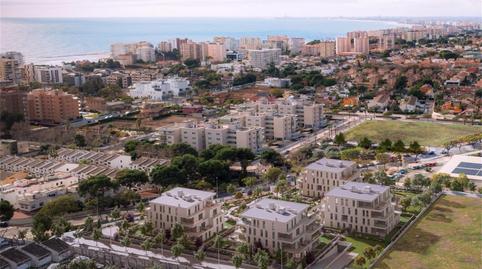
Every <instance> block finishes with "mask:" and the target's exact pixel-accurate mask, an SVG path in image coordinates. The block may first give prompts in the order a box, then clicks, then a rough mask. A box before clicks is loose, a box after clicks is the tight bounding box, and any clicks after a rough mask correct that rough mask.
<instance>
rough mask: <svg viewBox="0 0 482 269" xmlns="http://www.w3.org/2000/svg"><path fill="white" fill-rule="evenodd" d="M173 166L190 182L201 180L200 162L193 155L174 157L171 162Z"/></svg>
mask: <svg viewBox="0 0 482 269" xmlns="http://www.w3.org/2000/svg"><path fill="white" fill-rule="evenodd" d="M171 165H173V166H176V167H177V168H179V170H180V171H181V173H183V175H184V176H185V177H186V179H187V180H188V181H192V180H196V179H198V178H199V173H198V171H199V160H198V158H197V157H196V156H194V155H192V154H184V155H182V156H177V157H174V158H173V159H172V161H171Z"/></svg>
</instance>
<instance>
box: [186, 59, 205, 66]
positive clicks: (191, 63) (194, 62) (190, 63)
mask: <svg viewBox="0 0 482 269" xmlns="http://www.w3.org/2000/svg"><path fill="white" fill-rule="evenodd" d="M184 65H186V66H187V68H195V67H199V66H201V62H200V61H199V60H198V59H192V58H189V59H186V60H185V61H184Z"/></svg>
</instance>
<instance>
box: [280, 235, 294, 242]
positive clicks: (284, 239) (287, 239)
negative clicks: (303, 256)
mask: <svg viewBox="0 0 482 269" xmlns="http://www.w3.org/2000/svg"><path fill="white" fill-rule="evenodd" d="M278 239H279V240H283V241H292V240H293V236H292V235H291V234H285V233H278Z"/></svg>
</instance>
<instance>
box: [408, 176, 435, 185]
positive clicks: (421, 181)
mask: <svg viewBox="0 0 482 269" xmlns="http://www.w3.org/2000/svg"><path fill="white" fill-rule="evenodd" d="M430 183H431V182H430V179H429V178H428V177H426V176H424V175H422V174H416V175H415V176H414V177H413V180H412V185H414V186H419V187H427V186H430Z"/></svg>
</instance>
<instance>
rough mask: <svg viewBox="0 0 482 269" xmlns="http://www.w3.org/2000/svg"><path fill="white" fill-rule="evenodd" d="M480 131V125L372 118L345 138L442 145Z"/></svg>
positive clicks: (348, 133) (481, 129)
mask: <svg viewBox="0 0 482 269" xmlns="http://www.w3.org/2000/svg"><path fill="white" fill-rule="evenodd" d="M480 132H482V127H480V126H471V125H463V124H441V123H431V122H403V121H397V120H373V121H366V122H364V123H362V124H360V125H358V126H357V127H355V128H353V129H351V130H349V131H348V132H347V133H346V134H345V135H346V138H347V140H351V141H360V140H361V139H362V138H363V137H368V138H369V139H370V140H372V141H374V142H380V141H382V140H384V139H386V138H388V139H390V140H392V141H396V140H398V139H401V140H402V141H403V142H404V143H405V144H408V143H410V142H412V141H414V140H416V141H418V142H419V143H420V144H421V145H423V146H442V145H443V144H444V143H445V142H448V141H450V140H453V139H454V138H457V137H461V136H465V135H470V134H475V133H480Z"/></svg>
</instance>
